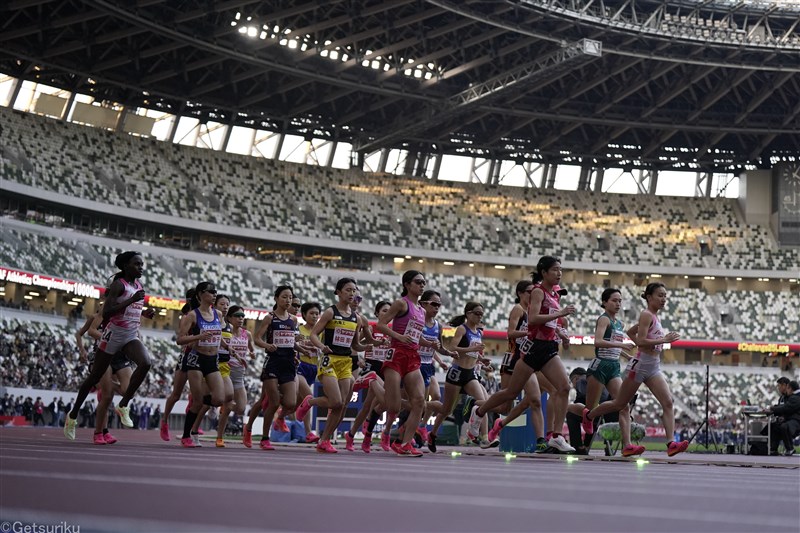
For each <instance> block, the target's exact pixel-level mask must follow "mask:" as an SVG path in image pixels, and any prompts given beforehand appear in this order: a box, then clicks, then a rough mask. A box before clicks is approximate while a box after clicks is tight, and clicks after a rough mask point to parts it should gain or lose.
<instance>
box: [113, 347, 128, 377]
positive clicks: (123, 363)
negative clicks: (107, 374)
mask: <svg viewBox="0 0 800 533" xmlns="http://www.w3.org/2000/svg"><path fill="white" fill-rule="evenodd" d="M131 365H132V363H131V361H130V359H128V358H127V357H125V356H124V355H122V352H117V353H115V354H114V355H113V356H112V357H111V372H113V373H114V374H116V373H117V372H119V371H120V370H122V369H123V368H129V367H130V366H131Z"/></svg>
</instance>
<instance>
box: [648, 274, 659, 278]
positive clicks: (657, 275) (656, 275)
mask: <svg viewBox="0 0 800 533" xmlns="http://www.w3.org/2000/svg"><path fill="white" fill-rule="evenodd" d="M650 277H651V278H660V277H661V274H650Z"/></svg>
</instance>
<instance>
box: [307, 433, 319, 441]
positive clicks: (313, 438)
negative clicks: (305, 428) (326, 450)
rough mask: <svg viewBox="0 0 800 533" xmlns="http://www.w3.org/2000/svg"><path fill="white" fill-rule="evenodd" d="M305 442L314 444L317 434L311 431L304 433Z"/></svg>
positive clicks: (317, 439) (317, 438)
mask: <svg viewBox="0 0 800 533" xmlns="http://www.w3.org/2000/svg"><path fill="white" fill-rule="evenodd" d="M306 442H307V443H309V444H314V443H316V442H319V435H317V434H316V433H314V432H313V431H312V432H311V433H309V434H308V435H306Z"/></svg>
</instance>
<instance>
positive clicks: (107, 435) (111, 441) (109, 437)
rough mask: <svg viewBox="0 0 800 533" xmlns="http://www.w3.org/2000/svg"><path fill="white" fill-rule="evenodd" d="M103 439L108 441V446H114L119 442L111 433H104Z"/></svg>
mask: <svg viewBox="0 0 800 533" xmlns="http://www.w3.org/2000/svg"><path fill="white" fill-rule="evenodd" d="M103 438H104V439H105V441H106V444H114V443H115V442H117V439H116V438H115V437H114V435H112V434H111V433H103Z"/></svg>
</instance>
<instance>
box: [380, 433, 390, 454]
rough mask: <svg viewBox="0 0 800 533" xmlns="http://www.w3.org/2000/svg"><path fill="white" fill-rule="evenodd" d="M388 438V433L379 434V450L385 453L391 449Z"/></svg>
mask: <svg viewBox="0 0 800 533" xmlns="http://www.w3.org/2000/svg"><path fill="white" fill-rule="evenodd" d="M390 438H391V437H389V434H388V433H381V449H382V450H383V451H385V452H390V451H392V447H391V446H390V445H389V440H390Z"/></svg>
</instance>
